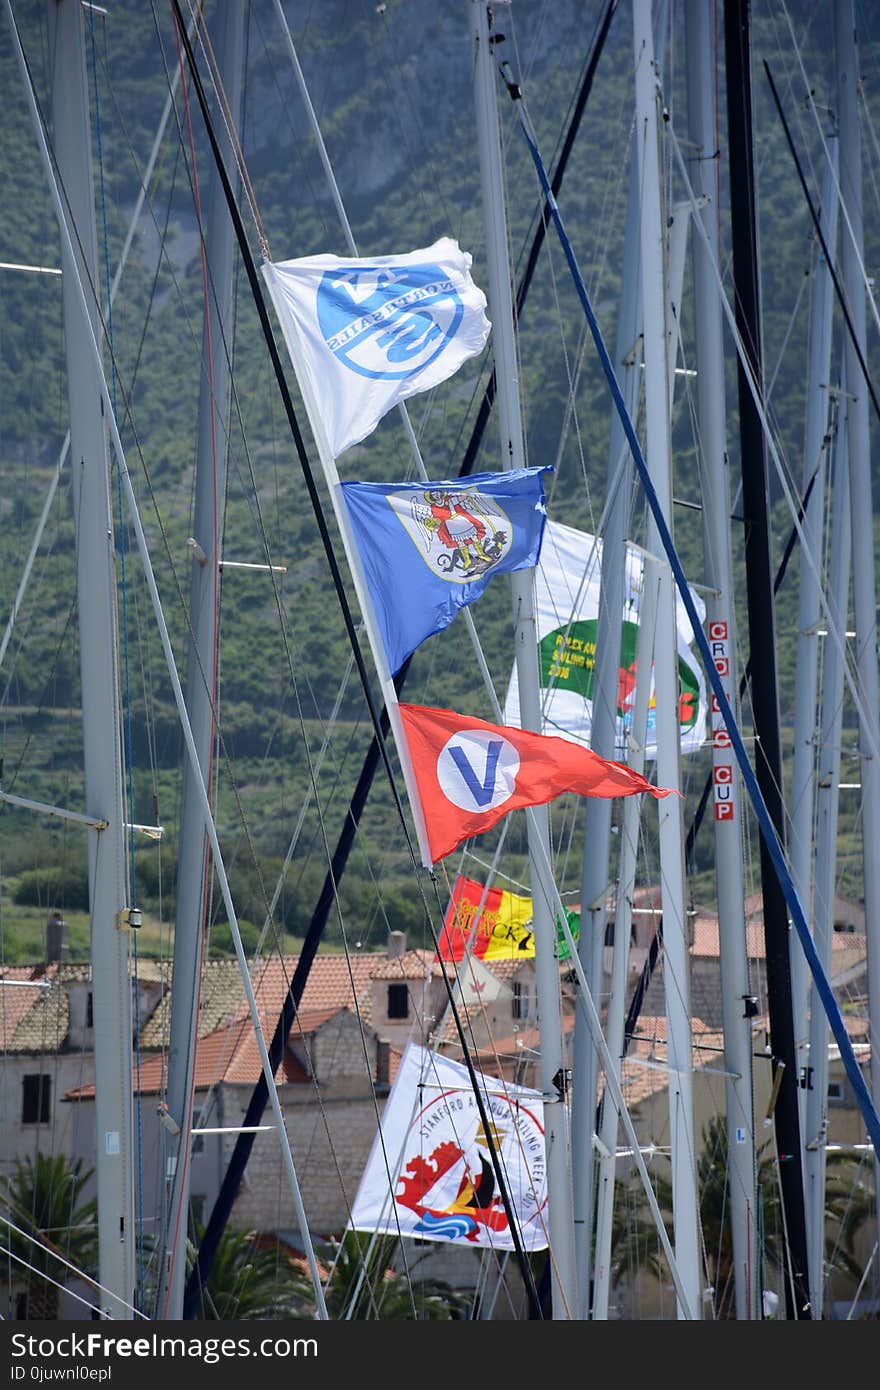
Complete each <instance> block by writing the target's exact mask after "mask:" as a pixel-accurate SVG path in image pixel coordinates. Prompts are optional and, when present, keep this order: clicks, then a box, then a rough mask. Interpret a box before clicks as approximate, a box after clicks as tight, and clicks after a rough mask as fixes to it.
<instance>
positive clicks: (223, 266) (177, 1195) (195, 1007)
mask: <svg viewBox="0 0 880 1390" xmlns="http://www.w3.org/2000/svg"><path fill="white" fill-rule="evenodd" d="M220 16H221V17H222V28H221V32H220V36H219V39H218V40H217V42H216V44H215V50H216V52H217V56H218V61H219V64H220V72H221V74H222V80H223V90H224V93H225V100H226V102H227V103H228V112H227V116H228V122H229V124H227V122H226V121H223V122H221V123H220V124H221V134H220V137H219V138H220V140H221V141H222V142H223V156H224V160H225V162H226V166H227V168H228V169H229V170H230V171H231V172H230V179H236V170H237V168H238V164H237V161H236V159H235V156H234V151H233V150H232V147H231V143H230V140H229V137H228V133H227V132H228V130H229V129H230V127H231V129H232V130H237V129H238V128H239V127H240V124H241V104H242V89H243V85H244V64H243V52H244V28H245V24H244V21H245V5H244V3H243V0H232V3H228V4H226V5H224V6H222V8H221V11H220ZM233 247H234V231H233V226H232V221H231V219H230V217H229V213H228V210H227V207H226V199H225V197H224V193H223V188H222V185H221V183H220V179H219V176H218V174H217V172H216V169H214V168H213V166H212V174H211V183H210V195H209V204H208V218H207V225H206V229H205V245H204V251H203V254H204V255H205V257H206V261H207V298H206V302H205V324H204V330H203V335H202V376H201V385H200V395H199V421H198V446H197V457H196V485H195V505H194V516H193V538H194V539H195V541H196V544H197V547H198V549H195V548H194V549H193V551H192V561H191V564H192V569H191V573H190V590H189V619H190V637H189V645H188V656H187V673H186V706H187V711H188V713H189V720H190V727H191V729H192V734H193V739H194V741H195V745H196V748H197V750H198V756H199V767H200V769H201V779H202V781H203V783H204V785H205V787H206V788H207V791H208V796H209V798H210V796H211V766H212V750H213V745H214V740H215V737H216V723H215V707H216V701H217V643H218V630H217V629H218V622H219V597H220V559H221V551H222V534H223V508H224V494H225V490H226V464H227V455H228V449H229V403H230V360H231V353H232V325H233V320H234V305H233V287H234V283H235V281H234V277H233ZM195 778H196V772H195V769H194V768H193V767H192V765H191V763H190V762H189V760H188V759H187V760H185V762H184V767H183V779H182V792H181V801H180V832H179V840H178V843H179V866H178V874H177V908H176V914H175V922H174V966H173V976H172V991H171V1025H170V1031H169V1042H168V1091H167V1105H168V1114H169V1116H170V1118H171V1120H172V1121H173V1122H174V1124H175V1126H176V1127H177V1133H176V1134H174V1133H172V1132H171V1130H170V1128H168V1129H165V1130H163V1134H164V1137H165V1159H166V1161H165V1165H164V1172H165V1176H166V1182H167V1183H168V1195H169V1201H168V1205H167V1219H166V1224H165V1229H164V1232H163V1255H164V1258H163V1259H161V1260H160V1263H159V1271H158V1273H159V1301H158V1310H160V1311H157V1316H163V1317H166V1318H172V1319H175V1320H178V1319H180V1318H182V1317H183V1291H184V1284H185V1274H186V1261H185V1259H184V1254H185V1251H186V1238H187V1219H188V1211H189V1189H190V1157H191V1155H190V1130H191V1127H192V1109H193V1074H194V1070H195V1053H196V1039H197V1032H198V1029H197V1024H198V1013H199V984H200V980H201V972H202V960H203V954H204V940H205V917H206V911H207V886H208V872H209V868H208V838H207V833H206V830H205V823H204V820H203V818H202V814H201V805H200V802H199V797H198V789H197V787H196V785H195ZM163 1303H164V1304H165V1307H164V1311H161V1310H162V1309H163Z"/></svg>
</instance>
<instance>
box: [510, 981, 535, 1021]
mask: <svg viewBox="0 0 880 1390" xmlns="http://www.w3.org/2000/svg"><path fill="white" fill-rule="evenodd" d="M513 1016H514V1018H531V1016H532V991H531V990H530V989H529V987H528V985H526V984H523V982H522V981H521V980H514V982H513Z"/></svg>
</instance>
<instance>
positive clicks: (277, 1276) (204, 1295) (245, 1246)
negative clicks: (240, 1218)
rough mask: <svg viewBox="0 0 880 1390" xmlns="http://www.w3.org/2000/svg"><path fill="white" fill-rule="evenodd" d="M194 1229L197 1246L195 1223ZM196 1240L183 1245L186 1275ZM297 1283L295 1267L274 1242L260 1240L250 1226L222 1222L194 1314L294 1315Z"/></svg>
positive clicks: (201, 1230) (219, 1317)
mask: <svg viewBox="0 0 880 1390" xmlns="http://www.w3.org/2000/svg"><path fill="white" fill-rule="evenodd" d="M196 1234H197V1241H196V1246H197V1245H198V1243H199V1242H201V1239H202V1236H203V1235H204V1228H202V1227H199V1226H198V1225H197V1229H196ZM196 1246H193V1245H188V1247H187V1277H189V1275H190V1274H191V1272H192V1269H193V1266H194V1263H195V1249H196ZM301 1287H302V1280H301V1277H300V1275H299V1271H298V1270H297V1268H296V1266H295V1265H294V1263H293V1262H292V1260H291V1259H290V1257H289V1254H288V1253H287V1252H286V1251H285V1248H284V1247H283V1246H282V1245H281V1244H280V1243H274V1244H271V1245H268V1246H265V1245H262V1244H261V1243H260V1241H259V1237H258V1236H257V1233H256V1231H234V1230H232V1228H231V1227H229V1226H226V1227H225V1228H224V1230H223V1233H222V1235H221V1236H220V1239H219V1241H218V1244H217V1250H216V1253H215V1256H214V1263H213V1265H212V1267H211V1274H210V1277H209V1279H208V1282H207V1284H206V1285H205V1286H204V1287H203V1288H202V1290H201V1298H200V1304H199V1314H198V1315H199V1317H200V1318H205V1319H208V1320H211V1321H213V1320H215V1319H216V1320H219V1321H221V1322H228V1321H229V1320H230V1319H239V1318H246V1319H251V1318H284V1317H288V1318H289V1317H299V1316H301V1314H300V1312H299V1310H298V1303H299V1294H300V1290H301Z"/></svg>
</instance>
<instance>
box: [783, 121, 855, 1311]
mask: <svg viewBox="0 0 880 1390" xmlns="http://www.w3.org/2000/svg"><path fill="white" fill-rule="evenodd" d="M828 149H829V152H830V155H831V158H830V159H829V162H828V165H827V167H826V169H825V177H824V179H823V180H822V205H821V208H820V216H821V219H822V223H823V227H824V236H825V241H826V244H827V245H829V246H834V245H835V244H836V241H837V181H838V175H837V138H836V136H835V135H833V134H832V135H830V136H829V139H828ZM812 290H813V292H812V296H811V300H810V329H809V366H808V371H807V420H806V428H805V431H804V467H803V474H802V477H803V495H804V496H805V497H806V494H807V489H809V490H810V493H809V497H808V498H807V500H806V502H805V503H804V520H803V541H802V550H803V552H804V553H803V555H802V563H801V567H800V588H799V591H798V645H797V666H796V676H795V719H794V754H793V758H792V774H791V876H792V878H793V879H794V884H795V887H796V888H797V891H798V897H799V898H800V900H801V902H802V903H804V904H805V906H806V907H807V909H808V911H809V909H810V905H811V904H812V911H811V912H810V914H809V915H810V918H811V919H812V921H813V934H814V936H815V935H816V926H815V922H816V912H817V906H818V903H817V901H816V899H815V896H814V894H813V892H812V870H813V815H814V811H815V803H816V727H817V715H816V703H817V697H818V689H819V628H820V626H821V623H820V618H821V615H822V607H821V601H820V579H819V575H820V572H821V555H822V532H823V521H824V515H825V492H826V469H827V457H826V456H827V450H828V440H829V434H828V417H829V403H830V393H831V386H830V382H831V329H832V322H833V305H834V286H833V284H832V280H831V272H830V270H829V268H828V264H827V262H826V260H825V256H824V252H823V250H822V246H821V242H820V240H819V239H818V238H817V240H816V245H815V247H814V251H813V286H812ZM808 556H811V557H812V563H808V558H807V557H808ZM844 627H845V624H844ZM832 645H834V644H832ZM825 963H826V966H827V965H830V961H829V962H825ZM791 982H792V1007H793V1011H794V1029H795V1045H796V1047H797V1053H798V1075H799V1076H801V1077H802V1078H803V1080H804V1085H803V1087H802V1089H801V1093H800V1096H801V1116H800V1118H801V1127H802V1137H803V1144H804V1172H805V1175H806V1171H807V1168H808V1167H809V1155H810V1145H811V1143H812V1142H813V1140H814V1139H815V1137H816V1136H815V1134H811V1133H810V1131H809V1128H808V1126H807V1124H806V1117H807V1102H808V1099H809V1095H810V1092H811V1090H812V1088H813V1084H814V1069H813V1064H814V1062H815V1058H814V1057H813V1056H812V1054H811V1052H810V1048H809V1041H810V1023H809V1000H810V986H811V980H810V972H809V968H808V966H807V961H806V957H805V956H804V953H803V951H802V950H801V948H800V943H799V942H798V941H795V940H792V942H791ZM815 1197H818V1194H815V1193H814V1198H815ZM824 1225H825V1201H824V1194H823V1196H822V1199H821V1200H820V1201H819V1203H818V1205H813V1204H812V1203H810V1202H809V1200H808V1202H807V1235H808V1238H810V1247H809V1248H810V1251H811V1253H810V1256H809V1260H810V1264H809V1268H810V1274H811V1278H812V1281H813V1284H814V1285H815V1283H816V1281H817V1279H819V1278H820V1276H821V1267H822V1259H823V1257H822V1247H821V1244H820V1245H818V1246H817V1244H816V1240H815V1233H816V1232H817V1231H818V1230H824ZM817 1259H818V1262H819V1263H818V1265H817V1264H816V1260H817ZM813 1306H814V1308H815V1315H816V1316H817V1317H820V1316H821V1308H822V1305H821V1302H820V1303H819V1304H818V1305H817V1304H815V1303H814V1305H813Z"/></svg>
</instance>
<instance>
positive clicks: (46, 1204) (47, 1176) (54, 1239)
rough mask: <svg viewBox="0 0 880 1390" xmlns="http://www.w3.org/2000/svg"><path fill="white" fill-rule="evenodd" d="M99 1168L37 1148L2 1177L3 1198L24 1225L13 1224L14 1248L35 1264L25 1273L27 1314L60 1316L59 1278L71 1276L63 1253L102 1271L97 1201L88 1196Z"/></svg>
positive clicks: (11, 1239) (90, 1271) (87, 1268)
mask: <svg viewBox="0 0 880 1390" xmlns="http://www.w3.org/2000/svg"><path fill="white" fill-rule="evenodd" d="M93 1171H94V1170H93V1169H91V1168H88V1169H83V1165H82V1159H76V1160H73V1161H71V1160H70V1159H68V1158H67V1157H65V1155H63V1154H56V1155H50V1154H44V1153H37V1154H36V1155H34V1156H33V1157H31V1156H30V1155H29V1156H28V1157H27V1158H25V1159H20V1158H19V1159H16V1160H15V1163H14V1165H13V1169H12V1173H11V1175H4V1176H2V1177H0V1184H2V1187H3V1198H2V1200H3V1203H4V1205H5V1207H6V1210H7V1212H8V1215H9V1220H10V1221H11V1222H13V1223H14V1225H15V1227H17V1228H18V1229H17V1230H13V1229H12V1228H8V1239H9V1244H10V1249H11V1250H12V1252H13V1253H14V1254H16V1255H18V1256H19V1257H20V1259H22V1260H26V1261H27V1264H28V1265H29V1266H31V1268H30V1269H28V1270H27V1271H23V1272H22V1276H21V1277H22V1280H23V1283H24V1292H25V1295H26V1299H27V1311H26V1314H25V1316H26V1317H27V1318H33V1319H49V1320H55V1319H57V1317H58V1309H59V1295H60V1290H59V1289H58V1288H57V1287H56V1283H57V1284H64V1283H65V1282H66V1280H67V1279H68V1278H69V1277H70V1274H69V1271H68V1269H67V1268H66V1266H65V1265H64V1264H63V1263H62V1261H61V1259H59V1258H58V1256H61V1257H63V1259H64V1260H67V1261H68V1262H69V1263H70V1264H73V1265H76V1266H77V1268H79V1269H81V1270H83V1271H84V1272H85V1273H86V1274H90V1275H92V1276H95V1275H96V1274H97V1264H98V1236H97V1202H96V1201H95V1199H94V1198H91V1199H89V1200H88V1201H83V1192H84V1190H85V1188H86V1187H87V1185H88V1183H89V1182H90V1180H91V1177H92V1173H93ZM20 1268H22V1270H23V1267H20ZM50 1279H51V1280H54V1281H56V1283H50V1282H49V1281H50ZM94 1301H95V1302H97V1301H98V1300H97V1299H95V1300H94Z"/></svg>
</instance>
